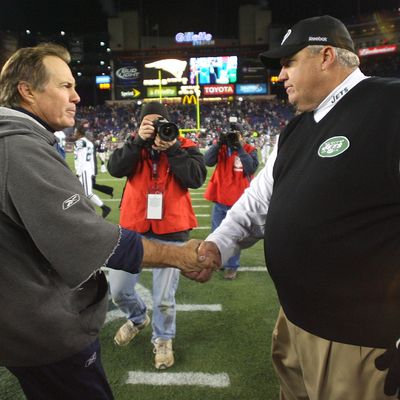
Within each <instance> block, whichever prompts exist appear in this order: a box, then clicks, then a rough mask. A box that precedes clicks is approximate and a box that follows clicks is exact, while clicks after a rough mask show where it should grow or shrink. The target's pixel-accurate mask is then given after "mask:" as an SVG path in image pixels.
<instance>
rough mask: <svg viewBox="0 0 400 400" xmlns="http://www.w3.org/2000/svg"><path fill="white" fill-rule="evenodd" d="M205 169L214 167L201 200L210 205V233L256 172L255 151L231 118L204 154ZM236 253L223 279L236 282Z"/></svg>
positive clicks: (235, 120)
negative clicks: (226, 126)
mask: <svg viewBox="0 0 400 400" xmlns="http://www.w3.org/2000/svg"><path fill="white" fill-rule="evenodd" d="M204 160H205V163H206V165H207V166H208V167H213V166H214V165H216V168H215V170H214V173H213V175H212V177H211V179H210V182H209V183H208V186H207V189H206V192H205V193H204V197H205V198H206V199H207V200H210V201H213V202H214V207H213V211H212V216H211V228H212V231H214V230H215V229H217V227H218V226H219V225H220V224H221V222H222V220H223V219H224V218H225V216H226V213H227V212H228V211H229V209H230V208H231V207H232V206H233V204H234V203H235V202H236V200H237V199H238V198H239V197H240V196H241V195H242V193H243V192H244V190H245V189H246V188H247V187H248V186H249V184H250V181H251V179H252V178H253V174H254V173H255V172H256V171H257V167H258V164H259V162H258V155H257V149H256V148H255V147H253V146H251V145H249V144H247V143H245V141H244V139H243V132H242V127H241V125H239V124H238V123H237V119H236V118H235V117H231V118H230V130H229V131H228V132H223V133H221V134H220V136H219V140H218V142H217V143H216V144H214V145H212V146H211V147H210V148H209V149H208V150H207V152H206V153H205V154H204ZM239 266H240V253H239V254H237V255H234V256H232V257H231V258H230V259H229V260H228V261H227V262H226V264H225V265H224V266H223V268H224V278H225V279H228V280H233V279H236V276H237V269H238V268H239Z"/></svg>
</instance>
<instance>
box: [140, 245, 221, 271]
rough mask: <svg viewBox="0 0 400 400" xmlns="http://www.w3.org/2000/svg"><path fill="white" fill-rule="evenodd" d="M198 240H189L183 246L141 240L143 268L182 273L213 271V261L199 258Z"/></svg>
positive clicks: (214, 266)
mask: <svg viewBox="0 0 400 400" xmlns="http://www.w3.org/2000/svg"><path fill="white" fill-rule="evenodd" d="M200 242H201V241H200V240H195V239H192V240H189V241H188V242H186V243H185V244H184V245H183V246H176V245H173V244H165V243H160V242H157V241H154V240H148V239H145V238H142V243H143V250H144V254H143V261H142V266H143V268H151V267H166V268H167V267H172V268H179V269H180V270H181V271H183V272H195V271H201V270H202V269H204V268H212V269H215V268H216V267H217V266H216V265H215V264H214V261H213V260H209V259H207V258H206V257H202V256H199V255H198V254H197V249H198V247H199V244H200Z"/></svg>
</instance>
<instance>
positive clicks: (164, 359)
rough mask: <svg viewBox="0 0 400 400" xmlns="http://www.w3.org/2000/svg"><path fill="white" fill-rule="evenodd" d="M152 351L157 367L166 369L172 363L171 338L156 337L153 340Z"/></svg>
mask: <svg viewBox="0 0 400 400" xmlns="http://www.w3.org/2000/svg"><path fill="white" fill-rule="evenodd" d="M153 353H154V354H155V358H154V361H155V366H156V368H157V369H166V368H169V367H172V366H173V365H174V361H175V360H174V352H173V350H172V339H168V340H164V339H161V338H157V339H156V340H155V342H154V350H153Z"/></svg>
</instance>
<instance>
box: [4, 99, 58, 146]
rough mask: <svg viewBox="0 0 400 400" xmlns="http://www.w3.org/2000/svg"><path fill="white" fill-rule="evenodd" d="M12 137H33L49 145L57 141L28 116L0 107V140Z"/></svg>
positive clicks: (50, 133)
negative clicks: (37, 137)
mask: <svg viewBox="0 0 400 400" xmlns="http://www.w3.org/2000/svg"><path fill="white" fill-rule="evenodd" d="M12 135H34V136H39V137H40V138H42V139H44V140H45V141H46V142H48V143H49V144H50V145H54V143H55V142H56V141H57V140H56V138H55V136H54V134H53V133H52V132H49V131H48V130H47V129H45V128H44V127H43V126H42V125H41V124H40V123H39V122H38V121H36V120H35V119H33V118H32V117H30V116H29V115H27V114H25V113H23V112H20V111H17V110H13V109H11V108H7V107H0V139H1V138H3V137H5V136H12Z"/></svg>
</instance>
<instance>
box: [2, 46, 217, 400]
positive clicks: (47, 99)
mask: <svg viewBox="0 0 400 400" xmlns="http://www.w3.org/2000/svg"><path fill="white" fill-rule="evenodd" d="M69 61H70V56H69V53H68V52H67V51H66V50H65V49H64V48H63V47H61V46H58V45H55V44H42V45H39V46H36V47H31V48H23V49H20V50H18V51H17V52H16V53H15V54H14V55H13V56H11V58H10V59H9V60H8V61H7V62H6V64H5V65H4V67H3V69H2V71H1V75H0V105H1V106H2V107H0V238H1V239H0V296H1V303H2V307H1V310H0V326H1V329H0V365H3V366H6V367H7V368H8V370H9V371H10V372H11V373H13V374H14V375H15V376H16V377H17V378H18V380H19V382H20V384H21V387H22V389H23V391H24V392H25V394H26V396H27V398H28V399H35V400H38V399H46V400H47V399H53V398H57V399H58V400H61V399H69V400H70V399H99V400H100V399H107V400H109V399H112V398H113V396H112V393H111V390H110V387H109V385H108V383H107V379H106V376H105V373H104V370H103V368H102V365H101V360H100V346H99V342H98V332H99V330H100V328H101V326H102V324H103V323H104V319H105V314H106V308H107V297H108V290H107V281H106V278H105V276H104V272H103V271H102V269H101V267H103V266H106V267H109V268H113V269H120V270H124V271H127V272H130V273H138V272H140V270H141V267H146V266H148V267H150V266H153V265H157V267H159V266H160V265H163V266H165V267H176V266H178V267H177V268H179V269H181V270H182V272H183V274H184V275H185V274H188V276H193V275H194V274H193V271H200V270H202V269H203V268H212V267H213V265H212V264H211V263H209V262H208V258H207V257H201V258H200V257H198V256H197V246H198V243H197V241H194V240H192V241H189V242H187V243H186V244H185V245H184V246H182V247H176V246H168V245H165V244H164V245H163V244H159V243H157V242H154V241H151V242H150V241H147V240H145V239H143V238H142V237H141V236H140V235H138V234H137V233H136V232H134V231H130V230H126V229H122V228H121V227H119V226H116V225H113V224H110V223H109V222H107V221H105V220H104V219H102V218H101V217H100V216H98V215H97V214H96V212H95V211H94V209H93V207H92V206H91V204H90V202H89V200H88V199H87V198H86V196H85V194H84V192H83V188H82V186H81V184H80V183H79V181H78V179H77V178H76V177H75V175H74V174H73V173H72V172H71V171H70V169H69V168H68V166H67V164H66V163H65V161H64V159H63V158H62V157H61V156H60V155H59V153H58V152H57V149H56V148H55V147H54V145H55V144H56V138H55V136H54V131H56V130H60V129H64V128H66V127H72V126H74V124H75V112H76V105H77V104H78V102H79V101H80V98H79V95H78V94H77V92H76V91H75V80H74V78H73V76H72V73H71V70H70V68H69V67H68V62H69ZM83 243H84V246H82V244H83ZM66 249H67V250H66Z"/></svg>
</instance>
